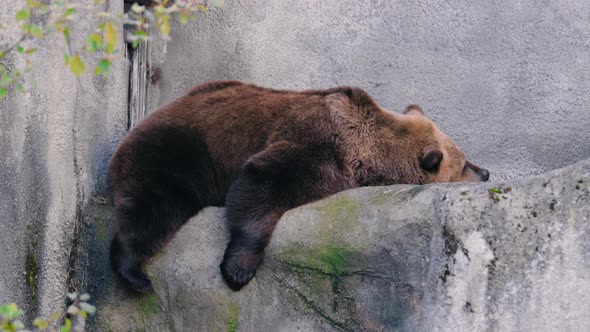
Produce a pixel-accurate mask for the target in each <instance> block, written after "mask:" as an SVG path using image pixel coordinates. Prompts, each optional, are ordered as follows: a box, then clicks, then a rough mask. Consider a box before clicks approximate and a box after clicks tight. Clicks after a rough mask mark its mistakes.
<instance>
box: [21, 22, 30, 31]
mask: <svg viewBox="0 0 590 332" xmlns="http://www.w3.org/2000/svg"><path fill="white" fill-rule="evenodd" d="M20 29H21V30H22V32H24V33H29V32H31V25H30V24H23V25H21V26H20Z"/></svg>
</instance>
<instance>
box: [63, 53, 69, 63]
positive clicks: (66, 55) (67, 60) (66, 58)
mask: <svg viewBox="0 0 590 332" xmlns="http://www.w3.org/2000/svg"><path fill="white" fill-rule="evenodd" d="M68 64H70V55H69V54H67V53H65V54H64V65H65V66H67V65H68Z"/></svg>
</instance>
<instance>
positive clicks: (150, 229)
mask: <svg viewBox="0 0 590 332" xmlns="http://www.w3.org/2000/svg"><path fill="white" fill-rule="evenodd" d="M179 200H180V199H179ZM179 200H177V201H175V202H174V203H172V202H166V201H163V200H162V199H160V200H157V199H155V198H154V199H153V200H146V199H144V200H143V201H145V202H150V205H147V204H137V205H133V207H134V208H126V207H125V206H116V207H115V208H116V210H117V219H118V223H119V231H118V232H117V234H116V235H115V238H114V239H113V241H112V243H111V254H110V260H111V266H112V268H113V270H114V271H115V272H116V273H117V275H118V276H119V277H120V278H121V279H122V281H123V282H124V283H125V284H126V285H127V286H128V287H130V288H132V289H134V290H136V291H139V292H146V291H149V290H150V289H151V288H152V285H151V282H150V280H149V278H148V276H147V275H146V274H145V273H144V272H143V266H144V264H145V262H146V261H147V260H148V259H149V258H150V257H152V256H153V255H154V254H156V252H158V251H159V250H160V249H161V248H162V247H163V246H164V245H165V244H166V242H167V241H168V240H170V239H171V238H172V237H173V236H174V234H176V232H177V231H178V229H179V228H180V227H181V226H182V225H183V224H184V223H186V222H187V221H188V220H189V218H190V217H191V216H193V215H195V214H197V213H198V212H199V210H200V206H197V207H195V206H194V205H188V204H187V203H185V204H181V203H180V202H179Z"/></svg>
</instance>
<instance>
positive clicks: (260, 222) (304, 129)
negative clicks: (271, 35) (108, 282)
mask: <svg viewBox="0 0 590 332" xmlns="http://www.w3.org/2000/svg"><path fill="white" fill-rule="evenodd" d="M488 177H489V173H488V171H486V170H484V169H481V168H478V167H477V166H475V165H473V164H471V163H469V162H468V161H467V160H466V159H465V157H464V155H463V153H462V152H461V150H459V148H458V147H457V145H456V144H455V143H454V142H453V140H451V139H450V138H449V137H448V136H446V135H445V134H444V133H442V132H441V131H440V130H439V129H438V128H437V127H436V126H435V125H434V124H433V123H432V122H431V121H430V120H428V119H427V118H426V117H424V115H423V113H422V110H421V109H420V107H418V106H415V105H411V106H408V107H407V108H406V110H405V111H404V112H403V114H399V113H394V112H391V111H387V110H385V109H383V108H382V107H381V106H379V105H378V104H377V103H376V102H375V101H374V100H373V99H372V98H371V97H370V96H369V95H368V94H367V93H366V92H365V91H363V90H361V89H358V88H353V87H346V86H345V87H337V88H333V89H327V90H308V91H283V90H273V89H266V88H261V87H258V86H255V85H252V84H244V83H241V82H237V81H219V82H211V83H206V84H203V85H200V86H197V87H196V88H194V89H193V90H191V91H190V92H189V93H188V94H187V95H185V96H182V97H180V98H178V99H176V100H174V101H173V102H171V103H170V104H168V105H166V106H164V107H162V108H161V109H159V110H157V111H155V112H153V113H151V114H150V115H149V116H148V117H147V118H146V119H145V120H143V121H142V122H141V123H140V124H139V125H137V126H136V127H135V128H133V130H131V131H130V132H129V134H128V135H127V136H126V137H125V139H124V140H123V142H122V143H121V144H120V146H119V148H118V149H117V151H116V153H115V155H114V156H113V158H112V160H111V163H110V165H109V179H110V180H109V183H110V188H111V190H112V193H113V198H114V205H115V212H116V218H117V220H118V230H117V233H116V235H115V238H114V239H113V242H112V244H111V256H110V258H111V264H112V267H113V269H114V271H115V272H116V273H117V274H118V275H119V276H120V277H121V278H122V280H123V281H124V282H125V283H126V284H127V285H128V286H130V287H132V288H133V289H135V290H138V291H146V290H149V289H150V288H151V283H150V280H149V279H148V277H147V276H146V275H145V274H144V273H143V272H142V265H143V264H144V262H145V261H146V260H147V259H148V258H150V257H151V256H153V255H154V254H155V253H156V251H158V250H159V249H160V248H161V247H162V246H163V245H164V244H165V243H166V241H167V240H169V239H170V238H171V237H172V236H173V235H174V234H175V232H176V231H178V229H179V228H180V227H181V226H182V225H183V224H184V223H185V222H186V221H187V220H188V219H189V218H190V217H191V216H194V215H195V214H197V213H198V212H199V211H200V210H201V209H202V208H204V207H206V206H211V205H212V206H222V205H225V206H226V207H227V219H228V222H229V226H228V227H229V230H230V232H231V240H230V242H229V244H228V246H227V249H226V251H225V255H224V257H223V261H222V263H221V265H220V268H221V273H222V275H223V278H224V279H225V281H226V282H227V284H228V285H229V287H230V288H232V289H234V290H239V289H241V288H242V287H243V286H244V285H245V284H247V283H248V282H249V281H250V280H251V279H252V277H253V276H254V273H255V272H256V269H257V268H258V266H259V265H260V263H261V261H262V258H263V254H264V249H265V247H266V246H267V244H268V242H269V240H270V237H271V234H272V232H273V230H274V228H275V226H276V223H277V221H278V220H279V218H280V217H281V215H282V214H283V213H284V212H285V211H287V210H289V209H292V208H294V207H297V206H300V205H303V204H306V203H309V202H312V201H315V200H319V199H321V198H324V197H326V196H328V195H331V194H334V193H337V192H339V191H343V190H346V189H350V188H356V187H361V186H381V185H392V184H400V183H405V184H424V183H431V182H453V181H486V180H487V179H488Z"/></svg>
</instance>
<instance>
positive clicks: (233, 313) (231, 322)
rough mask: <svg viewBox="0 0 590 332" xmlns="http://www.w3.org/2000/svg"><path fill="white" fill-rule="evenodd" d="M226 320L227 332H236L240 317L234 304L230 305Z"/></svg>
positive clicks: (238, 310)
mask: <svg viewBox="0 0 590 332" xmlns="http://www.w3.org/2000/svg"><path fill="white" fill-rule="evenodd" d="M228 312H229V315H228V318H227V332H236V330H237V328H238V317H239V315H240V309H239V308H238V306H237V305H236V304H235V303H230V304H229V307H228Z"/></svg>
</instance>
